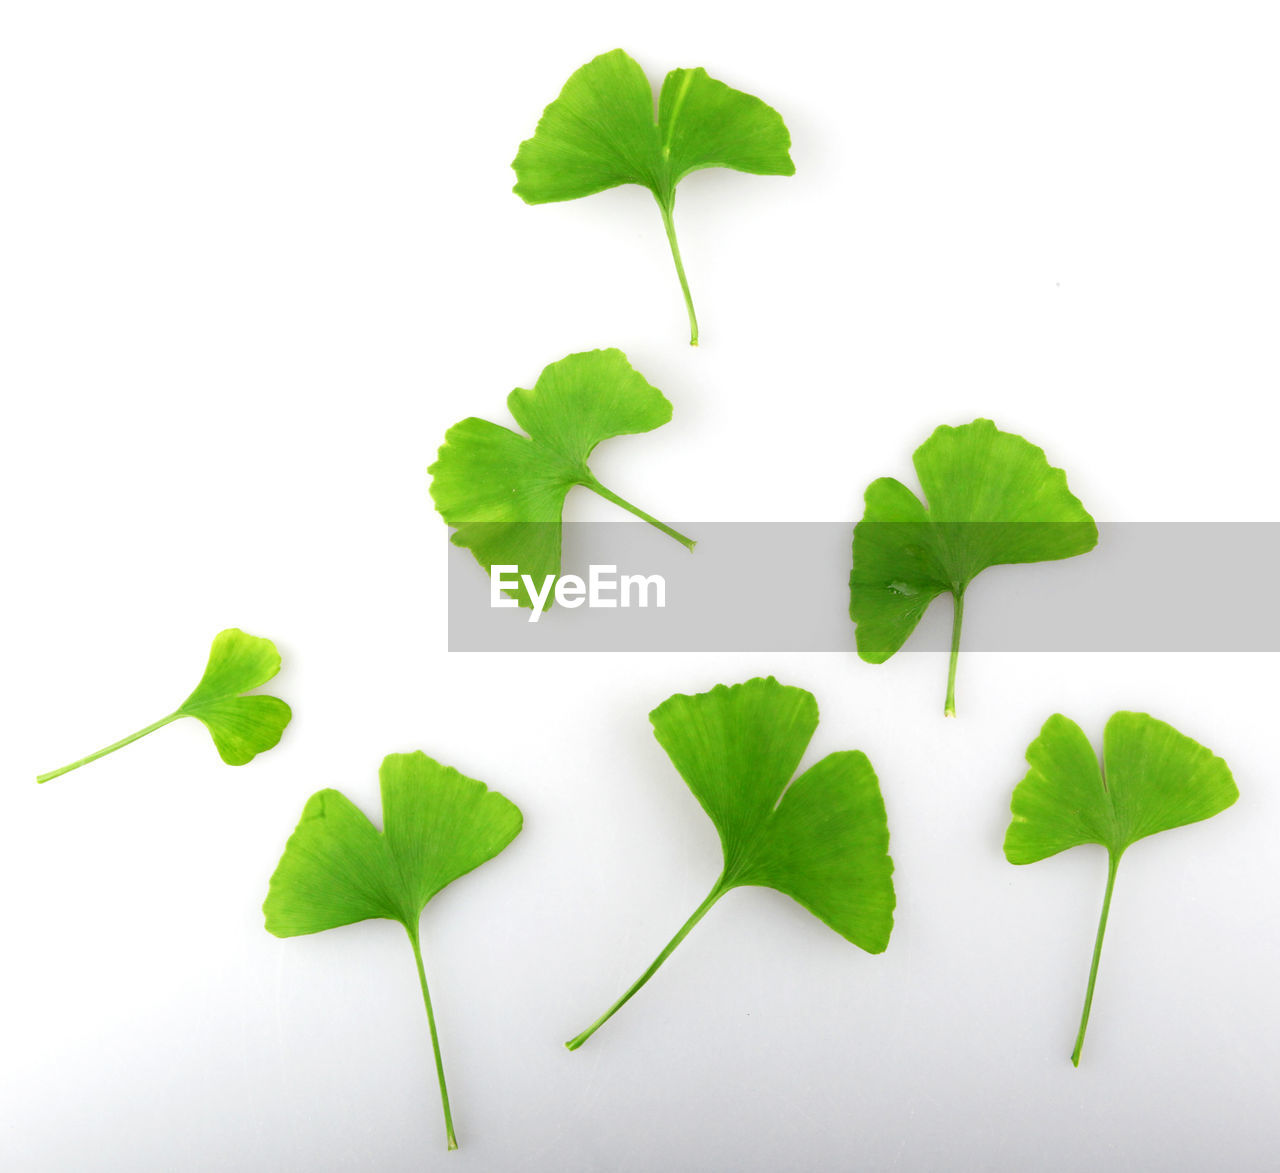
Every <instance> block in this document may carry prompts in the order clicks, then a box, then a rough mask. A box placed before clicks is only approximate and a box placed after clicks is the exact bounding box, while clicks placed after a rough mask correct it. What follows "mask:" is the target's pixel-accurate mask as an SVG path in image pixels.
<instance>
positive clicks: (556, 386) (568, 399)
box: [427, 350, 694, 607]
mask: <svg viewBox="0 0 1280 1173" xmlns="http://www.w3.org/2000/svg"><path fill="white" fill-rule="evenodd" d="M507 407H508V408H509V409H510V411H511V415H512V416H513V417H514V419H515V421H516V423H518V424H519V425H520V426H521V427H522V428H524V430H525V431H526V432H527V433H528V435H527V436H522V435H520V434H519V433H517V432H513V431H511V430H510V429H508V428H504V427H500V426H499V425H498V424H494V423H490V422H489V421H488V420H482V419H476V418H474V417H473V418H471V419H465V420H463V421H462V422H461V423H459V424H455V425H454V426H453V427H451V428H450V429H449V430H448V431H447V432H446V433H445V438H444V444H443V445H442V446H441V448H440V452H439V455H438V457H437V459H436V462H435V463H434V464H433V465H432V466H431V467H430V468H429V469H428V470H427V472H428V473H429V474H430V476H431V497H432V499H433V500H434V502H435V506H436V509H437V510H438V511H439V513H440V515H441V516H442V517H443V518H444V519H445V521H446V522H447V523H448V524H449V525H451V526H454V527H455V531H456V532H455V533H454V535H453V538H452V540H453V542H454V544H455V545H458V546H464V547H466V548H467V549H469V550H470V551H471V552H472V553H473V554H474V555H475V558H476V561H477V562H479V563H480V565H481V566H483V567H484V568H485V570H486V571H488V570H490V569H491V568H492V567H493V566H516V567H518V568H519V570H518V573H519V574H520V575H522V576H524V575H527V576H529V578H530V579H531V580H532V581H533V582H534V583H535V584H536V588H537V589H541V587H542V585H543V583H544V582H545V581H546V579H547V576H548V575H558V574H559V573H560V517H561V513H562V511H563V508H564V499H565V497H566V496H567V495H568V493H569V490H570V489H572V488H573V487H574V485H582V486H584V487H585V488H588V489H591V490H592V491H593V492H595V493H598V494H599V495H600V496H602V497H604V498H605V499H606V500H607V501H612V502H613V503H614V504H616V505H620V506H621V507H622V508H623V509H626V510H627V511H628V512H630V513H633V514H635V515H636V516H637V517H640V518H643V519H644V520H645V521H647V522H648V523H649V524H650V525H652V526H655V527H656V528H658V529H659V530H661V531H662V532H663V533H665V534H667V535H668V536H670V537H672V538H675V540H676V541H678V542H680V543H681V544H682V545H683V546H685V547H686V548H687V549H690V550H692V549H693V545H694V544H693V542H692V541H691V540H690V539H689V538H686V537H685V536H684V535H683V534H680V533H677V532H676V531H675V530H673V529H672V528H671V527H670V526H668V525H664V524H663V523H662V522H660V521H659V520H658V519H657V518H655V517H651V516H650V515H649V514H647V513H645V512H644V511H643V510H642V509H638V508H636V506H634V505H632V504H631V503H630V502H628V501H624V500H623V499H622V498H621V497H619V496H618V495H617V494H616V493H612V492H610V490H608V489H606V488H605V487H604V485H602V484H601V483H600V482H599V481H598V480H596V478H595V477H594V476H593V475H592V472H591V470H590V469H589V468H588V467H587V458H588V457H589V456H590V455H591V453H592V451H593V450H594V449H595V447H596V445H597V444H599V443H600V441H601V440H607V439H609V438H610V437H613V436H624V435H630V434H633V433H638V432H651V431H653V429H654V428H658V427H661V426H662V425H663V424H665V423H667V421H668V420H670V419H671V404H670V403H669V402H668V401H667V399H666V397H665V396H664V395H663V394H662V392H661V391H659V390H658V389H657V388H656V387H652V386H650V385H649V383H648V382H646V381H645V378H644V376H643V375H641V374H640V372H639V371H637V370H636V369H635V368H634V367H633V366H632V365H631V364H630V363H629V362H628V361H627V356H626V355H625V354H623V353H622V351H620V350H592V351H587V352H585V353H582V354H571V355H569V356H568V357H567V358H562V359H561V360H560V361H559V362H554V363H552V364H551V365H550V366H549V367H547V368H546V369H545V370H544V371H543V372H542V374H541V375H539V376H538V381H537V383H535V384H534V386H533V390H531V391H529V390H524V389H522V388H517V389H516V390H515V391H512V392H511V394H510V396H508V398H507ZM516 598H517V599H518V601H519V603H520V605H521V606H523V607H534V606H535V605H536V601H535V600H534V599H533V598H532V597H531V596H530V593H529V590H528V588H527V586H526V585H525V584H524V583H523V581H522V580H521V585H520V587H519V590H518V592H516ZM548 598H549V596H548ZM543 605H544V606H545V605H546V602H544V604H543Z"/></svg>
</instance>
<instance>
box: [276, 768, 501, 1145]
mask: <svg viewBox="0 0 1280 1173" xmlns="http://www.w3.org/2000/svg"><path fill="white" fill-rule="evenodd" d="M379 779H380V781H381V785H382V817H383V824H384V827H383V830H382V831H378V830H377V829H376V828H375V827H374V826H373V824H372V823H371V822H370V821H369V819H368V818H367V817H366V816H365V815H364V814H363V813H362V812H361V811H360V810H359V808H357V807H356V806H355V805H354V804H353V803H352V802H351V801H350V800H349V799H348V798H346V797H345V796H344V795H343V794H341V793H339V792H338V791H337V790H321V791H319V792H318V793H317V794H313V795H312V796H311V798H309V799H308V800H307V804H306V806H305V807H304V808H303V811H302V818H301V819H300V820H299V822H298V826H297V829H296V830H295V831H294V833H293V834H292V835H291V836H290V837H289V842H288V843H287V844H286V846H285V849H284V854H283V855H282V856H281V857H280V863H279V864H278V865H277V867H276V870H275V873H274V874H273V875H272V877H271V882H270V885H269V887H268V890H267V899H266V902H265V903H264V904H263V906H262V910H263V913H264V914H265V916H266V927H267V931H268V932H270V933H274V934H275V935H276V936H277V937H297V936H301V935H303V934H306V933H319V932H323V931H324V930H325V929H333V928H338V927H339V926H341V925H349V924H354V923H356V922H357V921H362V920H369V919H374V918H382V919H385V920H394V921H399V922H400V924H402V925H403V926H404V929H405V932H406V933H408V935H409V943H410V945H411V946H412V947H413V956H414V960H415V961H416V963H417V967H418V981H419V984H420V985H421V987H422V1000H423V1003H424V1005H425V1006H426V1011H427V1022H428V1025H429V1027H430V1031H431V1045H432V1049H433V1051H434V1052H435V1060H436V1075H437V1077H438V1079H439V1082H440V1098H441V1102H442V1104H443V1107H444V1118H445V1130H446V1133H447V1135H448V1143H449V1147H450V1148H451V1149H452V1148H457V1140H456V1138H455V1136H454V1130H453V1117H452V1114H451V1112H450V1108H449V1093H448V1089H447V1088H446V1086H445V1078H444V1064H443V1062H442V1060H441V1058H440V1042H439V1038H438V1036H437V1033H436V1022H435V1014H434V1012H433V1011H432V1008H431V995H430V994H429V992H428V990H427V976H426V970H425V968H424V966H423V962H422V947H421V943H420V939H419V930H418V921H419V918H420V917H421V915H422V910H423V909H424V908H425V907H426V905H427V902H428V901H429V900H430V899H431V898H432V897H433V896H434V895H435V894H436V893H437V892H439V891H440V890H441V889H442V888H444V887H445V886H446V885H447V884H451V883H452V882H453V881H454V880H456V879H457V878H458V877H459V876H463V875H465V874H466V873H467V872H469V871H471V870H473V869H474V868H477V867H479V866H480V865H481V864H482V863H484V862H485V861H486V860H490V859H492V858H493V857H494V856H495V855H497V854H498V853H499V852H500V851H501V850H502V849H503V848H504V847H506V845H507V844H508V843H510V842H511V840H512V839H514V838H515V837H516V835H517V834H518V833H519V831H520V827H521V822H522V820H521V815H520V811H519V808H517V807H516V805H515V804H514V803H513V802H511V801H510V800H509V799H507V798H504V797H503V796H502V795H501V794H498V793H497V792H496V791H492V790H490V789H489V788H488V787H487V786H485V784H484V783H483V782H477V781H476V780H475V779H474V778H467V777H465V776H464V775H462V774H460V773H458V771H457V770H455V769H453V768H452V767H449V766H442V765H441V764H440V763H439V762H436V761H434V760H433V759H431V758H429V757H427V755H426V754H424V753H410V754H391V755H389V756H388V757H387V758H385V759H384V760H383V763H382V769H381V770H380V771H379Z"/></svg>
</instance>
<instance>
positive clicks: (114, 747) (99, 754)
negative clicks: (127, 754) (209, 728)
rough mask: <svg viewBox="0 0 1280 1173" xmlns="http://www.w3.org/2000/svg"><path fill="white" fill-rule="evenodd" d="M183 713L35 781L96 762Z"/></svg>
mask: <svg viewBox="0 0 1280 1173" xmlns="http://www.w3.org/2000/svg"><path fill="white" fill-rule="evenodd" d="M184 715H185V714H183V713H170V714H169V715H168V716H167V717H161V718H160V720H159V721H156V722H154V723H153V724H151V725H148V726H147V727H146V728H145V729H139V730H138V732H137V733H130V734H129V736H128V737H122V738H121V739H120V740H119V741H116V742H113V743H112V744H111V745H109V746H107V747H106V749H100V750H98V752H97V753H91V754H90V755H89V756H88V757H87V758H81V759H80V760H79V761H78V762H72V763H71V765H69V766H63V767H62V769H60V770H51V771H50V772H49V773H47V774H41V775H40V776H39V777H38V778H37V779H36V781H37V782H48V781H49V780H50V779H51V778H58V777H61V776H62V775H63V774H69V773H71V771H72V770H78V769H79V768H80V767H81V766H87V765H88V764H89V763H90V762H96V761H97V760H98V759H99V758H105V757H106V756H107V754H109V753H115V751H116V750H118V749H122V748H123V747H124V746H126V745H128V744H129V743H130V742H131V741H137V740H138V738H139V737H146V735H147V734H148V733H154V732H155V731H156V730H157V729H159V728H161V727H162V726H164V725H168V724H169V722H170V721H176V720H177V719H178V718H179V717H181V716H184Z"/></svg>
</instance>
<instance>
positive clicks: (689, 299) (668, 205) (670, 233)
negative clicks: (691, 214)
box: [658, 191, 698, 346]
mask: <svg viewBox="0 0 1280 1173" xmlns="http://www.w3.org/2000/svg"><path fill="white" fill-rule="evenodd" d="M675 205H676V194H675V192H674V191H673V192H672V193H671V194H670V196H668V197H667V199H665V200H664V199H661V198H659V200H658V207H659V208H660V209H661V210H662V226H663V227H664V228H665V229H666V230H667V243H668V244H670V245H671V259H672V260H673V261H675V263H676V275H677V276H678V277H679V278H680V288H681V290H683V291H684V304H685V308H686V309H687V310H688V311H689V345H690V346H697V345H698V315H697V314H695V313H694V312H693V295H692V294H691V293H690V292H689V279H688V278H687V277H686V276H685V275H684V262H683V261H682V260H681V259H680V245H679V244H678V243H677V241H676V222H675V220H674V218H673V216H672V213H673V212H674V210H675Z"/></svg>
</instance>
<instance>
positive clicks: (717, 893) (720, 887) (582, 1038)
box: [565, 876, 729, 1051]
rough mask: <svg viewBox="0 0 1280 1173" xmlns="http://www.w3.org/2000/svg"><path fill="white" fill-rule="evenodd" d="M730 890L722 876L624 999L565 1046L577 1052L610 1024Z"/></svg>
mask: <svg viewBox="0 0 1280 1173" xmlns="http://www.w3.org/2000/svg"><path fill="white" fill-rule="evenodd" d="M728 890H729V889H728V887H727V886H726V885H725V882H724V876H721V877H720V879H718V880H717V881H716V886H715V887H714V888H712V889H711V893H710V895H709V896H708V897H707V898H706V899H705V900H704V901H703V902H702V903H701V904H699V905H698V907H697V909H696V910H695V911H694V914H693V915H692V916H691V917H690V918H689V919H688V920H687V921H685V922H684V925H683V926H682V927H681V929H680V931H679V932H678V933H677V934H676V935H675V936H674V937H672V938H671V940H670V941H668V942H667V946H666V948H665V949H663V951H662V952H661V953H659V954H658V956H657V957H655V958H654V961H653V964H652V965H650V966H649V968H648V969H646V970H645V971H644V973H642V974H641V975H640V977H639V978H637V979H636V981H635V983H634V984H633V985H632V986H631V988H630V989H629V990H628V991H627V992H626V993H625V994H623V995H622V997H621V998H619V999H618V1000H617V1001H616V1002H615V1003H614V1004H613V1005H612V1006H610V1007H609V1009H608V1010H606V1011H605V1012H604V1013H603V1014H602V1015H601V1016H600V1017H599V1018H597V1019H596V1020H595V1022H593V1023H592V1024H591V1025H590V1026H589V1027H587V1029H586V1030H584V1031H583V1032H582V1033H581V1034H580V1035H576V1036H574V1037H573V1038H571V1039H570V1040H569V1041H568V1042H567V1043H565V1046H566V1047H568V1048H569V1050H571V1051H576V1050H577V1049H578V1048H579V1047H580V1046H582V1044H583V1043H585V1042H586V1041H587V1040H588V1039H589V1038H590V1037H591V1036H592V1035H593V1034H595V1033H596V1031H598V1030H599V1029H600V1028H601V1027H602V1026H604V1024H605V1023H606V1022H608V1021H609V1019H611V1018H612V1017H613V1016H614V1015H615V1014H617V1013H618V1011H619V1010H621V1009H622V1007H624V1006H625V1005H626V1004H627V1003H628V1002H629V1001H630V1000H631V998H632V995H634V994H635V993H636V991H637V990H639V989H640V987H641V986H643V985H644V984H645V982H647V981H648V980H649V979H650V978H651V977H653V975H654V974H655V973H657V972H658V969H659V967H660V966H661V965H662V963H663V962H664V961H666V959H667V958H668V957H670V956H671V954H672V953H673V952H674V950H675V947H676V946H677V945H679V944H680V942H681V941H683V940H684V939H685V937H687V936H688V935H689V932H690V930H691V929H692V928H693V926H694V925H696V924H697V923H698V922H699V921H700V920H701V919H702V918H703V917H704V916H706V915H707V913H708V912H709V911H710V909H711V906H712V905H713V904H715V902H716V901H717V900H719V899H720V897H721V896H723V895H724V894H725V893H726V892H727V891H728Z"/></svg>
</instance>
